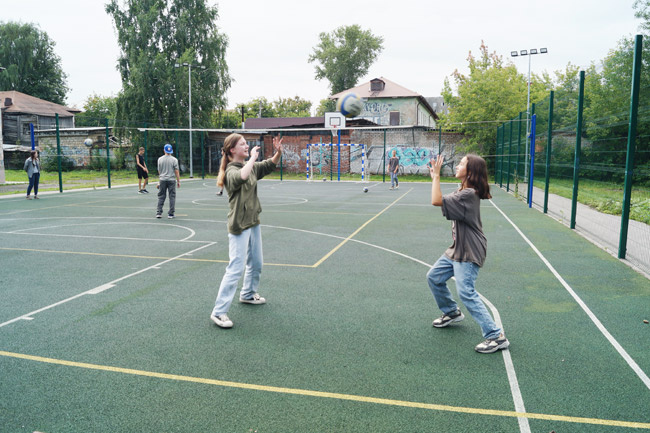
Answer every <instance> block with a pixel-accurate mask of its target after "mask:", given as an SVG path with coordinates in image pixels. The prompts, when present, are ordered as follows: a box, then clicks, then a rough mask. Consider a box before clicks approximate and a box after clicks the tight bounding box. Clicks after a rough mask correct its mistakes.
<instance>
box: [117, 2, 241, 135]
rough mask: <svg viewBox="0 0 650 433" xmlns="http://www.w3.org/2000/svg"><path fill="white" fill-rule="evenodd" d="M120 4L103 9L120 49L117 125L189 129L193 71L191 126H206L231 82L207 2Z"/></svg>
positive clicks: (215, 15)
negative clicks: (136, 124) (120, 87)
mask: <svg viewBox="0 0 650 433" xmlns="http://www.w3.org/2000/svg"><path fill="white" fill-rule="evenodd" d="M120 3H121V2H119V1H118V0H111V1H110V2H109V3H108V4H107V5H106V12H107V13H108V14H109V15H110V16H111V17H112V19H113V21H114V24H115V28H116V30H117V36H118V43H119V45H120V49H121V53H120V58H119V61H118V69H119V71H120V74H121V77H122V89H123V90H122V93H121V94H120V95H119V96H118V99H117V113H118V119H119V120H121V121H129V122H130V123H132V124H133V123H143V122H148V123H149V124H150V125H151V124H159V125H168V126H171V125H176V126H179V125H180V126H188V124H189V119H188V112H189V77H188V74H189V65H192V75H191V80H192V122H193V126H197V127H198V126H200V125H206V124H208V123H209V121H210V119H211V116H212V113H213V112H214V111H217V110H219V109H222V108H224V107H225V106H226V91H227V90H228V88H229V87H230V85H231V81H232V79H231V77H230V74H229V71H228V66H227V64H226V60H225V56H226V48H227V45H228V39H227V37H226V36H225V35H223V34H221V33H220V32H219V29H218V28H217V24H216V23H217V19H218V11H217V7H216V6H209V5H208V4H207V3H208V2H207V1H206V0H129V1H128V2H127V3H126V4H125V6H124V7H121V5H120ZM183 63H187V64H188V66H187V67H184V66H183ZM176 64H178V65H179V67H175V65H176ZM202 67H204V68H205V69H203V68H202ZM167 138H169V137H167Z"/></svg>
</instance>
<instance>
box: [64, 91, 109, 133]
mask: <svg viewBox="0 0 650 433" xmlns="http://www.w3.org/2000/svg"><path fill="white" fill-rule="evenodd" d="M83 108H84V111H83V112H82V113H79V114H77V115H76V116H75V118H74V121H75V125H76V126H77V127H82V126H105V125H106V119H115V117H116V115H117V97H115V96H108V97H102V96H99V95H95V94H93V95H92V96H89V97H88V99H86V102H85V103H84V107H83Z"/></svg>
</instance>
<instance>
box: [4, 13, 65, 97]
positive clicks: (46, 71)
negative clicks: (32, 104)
mask: <svg viewBox="0 0 650 433" xmlns="http://www.w3.org/2000/svg"><path fill="white" fill-rule="evenodd" d="M55 45H56V44H55V43H54V42H53V41H52V40H50V38H49V36H48V35H47V33H45V32H43V31H41V30H40V29H39V28H38V27H37V26H36V25H34V24H19V23H14V22H8V23H0V66H2V67H4V68H6V70H5V71H0V90H16V91H18V92H22V93H25V94H27V95H30V96H34V97H36V98H41V99H44V100H46V101H50V102H54V103H56V104H61V105H63V104H65V98H66V94H67V92H68V90H69V89H68V87H67V84H66V79H67V75H66V74H65V73H64V72H63V69H62V68H61V58H60V57H59V56H57V55H56V53H55V52H54V46H55Z"/></svg>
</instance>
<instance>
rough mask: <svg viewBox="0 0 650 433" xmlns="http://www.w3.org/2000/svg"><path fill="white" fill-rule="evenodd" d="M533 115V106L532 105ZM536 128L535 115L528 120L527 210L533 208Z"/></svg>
mask: <svg viewBox="0 0 650 433" xmlns="http://www.w3.org/2000/svg"><path fill="white" fill-rule="evenodd" d="M532 112H533V113H535V104H533V111H532ZM536 126H537V115H536V114H533V116H532V117H531V119H530V173H529V179H528V208H531V207H533V180H534V179H535V130H536V129H537V128H536Z"/></svg>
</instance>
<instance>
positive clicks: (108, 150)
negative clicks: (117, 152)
mask: <svg viewBox="0 0 650 433" xmlns="http://www.w3.org/2000/svg"><path fill="white" fill-rule="evenodd" d="M105 120H106V170H107V175H108V188H109V189H110V188H111V148H110V146H109V145H110V142H109V141H108V118H106V119H105Z"/></svg>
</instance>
